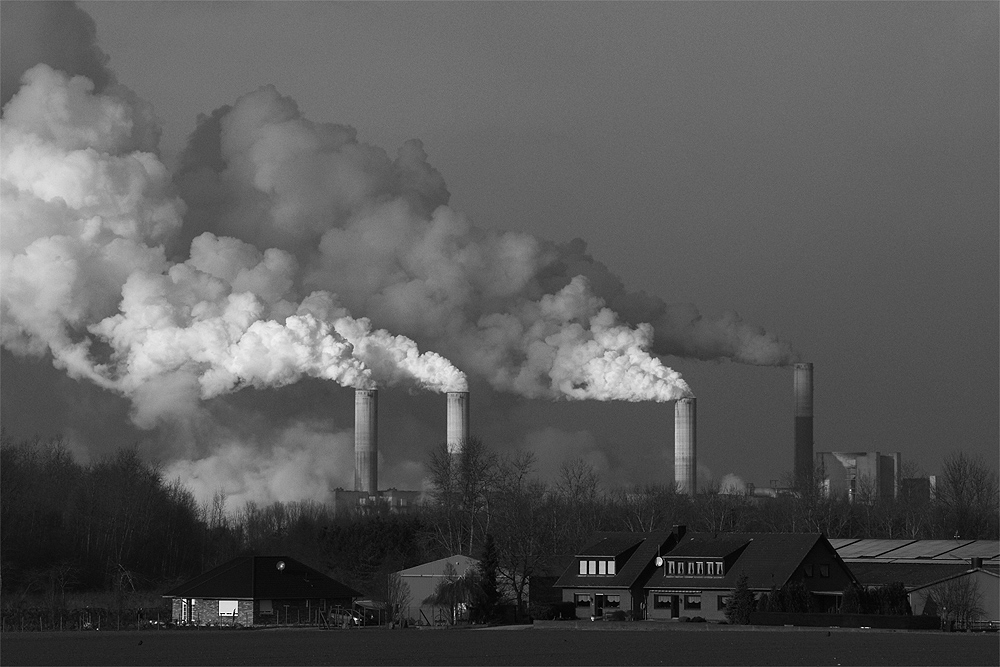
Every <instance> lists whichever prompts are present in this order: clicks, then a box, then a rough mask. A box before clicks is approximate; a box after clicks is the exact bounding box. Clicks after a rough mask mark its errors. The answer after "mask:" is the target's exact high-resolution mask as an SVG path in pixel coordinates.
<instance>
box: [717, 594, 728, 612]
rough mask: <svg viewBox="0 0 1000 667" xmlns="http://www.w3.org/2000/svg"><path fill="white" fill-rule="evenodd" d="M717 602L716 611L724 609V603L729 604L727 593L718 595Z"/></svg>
mask: <svg viewBox="0 0 1000 667" xmlns="http://www.w3.org/2000/svg"><path fill="white" fill-rule="evenodd" d="M717 604H718V606H717V607H716V609H717V610H718V611H724V610H725V608H726V605H727V604H729V596H728V595H720V596H719V600H718V603H717Z"/></svg>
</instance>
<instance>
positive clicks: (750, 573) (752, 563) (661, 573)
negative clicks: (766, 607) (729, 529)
mask: <svg viewBox="0 0 1000 667" xmlns="http://www.w3.org/2000/svg"><path fill="white" fill-rule="evenodd" d="M657 560H658V563H657V566H656V567H655V569H654V570H653V571H652V572H651V573H650V575H649V576H648V577H647V578H646V579H645V580H644V581H643V582H642V587H643V591H644V593H645V595H646V599H645V607H646V610H647V611H646V615H645V616H644V618H654V619H655V618H660V619H669V618H679V617H680V616H689V617H694V616H700V617H702V618H704V619H706V620H725V607H726V602H727V601H728V600H729V596H730V595H731V594H732V592H733V590H734V589H735V588H736V584H737V581H738V580H739V578H740V576H741V575H744V574H745V575H746V576H747V586H748V587H749V588H750V590H751V591H753V592H754V593H755V594H758V595H759V594H761V593H766V592H768V591H770V590H772V588H773V589H780V588H781V587H782V586H784V585H786V584H789V583H793V582H801V583H802V584H803V585H804V586H805V589H806V590H807V591H808V592H809V593H810V594H811V599H812V603H813V606H814V609H815V611H818V612H827V611H833V610H834V609H836V608H837V607H838V606H839V604H840V599H841V596H842V594H843V591H844V589H845V588H847V587H848V586H849V585H857V580H856V579H855V577H854V575H853V574H852V573H851V571H850V569H849V568H848V567H847V565H846V564H845V563H844V561H843V560H842V559H841V558H840V557H839V556H838V555H837V552H836V550H835V549H834V548H833V547H832V546H831V545H830V542H829V541H827V539H826V538H825V537H824V536H823V535H821V534H819V533H686V531H684V529H683V527H681V531H680V534H679V537H678V539H677V542H676V546H674V547H673V548H672V549H670V550H669V551H667V552H666V553H664V554H663V555H662V556H661V557H660V558H659V559H657Z"/></svg>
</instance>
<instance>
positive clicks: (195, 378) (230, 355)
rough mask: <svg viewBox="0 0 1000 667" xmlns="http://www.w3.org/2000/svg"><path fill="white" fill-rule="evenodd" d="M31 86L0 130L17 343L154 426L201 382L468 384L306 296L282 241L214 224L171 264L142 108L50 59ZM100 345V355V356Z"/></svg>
mask: <svg viewBox="0 0 1000 667" xmlns="http://www.w3.org/2000/svg"><path fill="white" fill-rule="evenodd" d="M24 84H25V85H24V87H23V88H22V89H21V91H20V92H19V93H18V94H17V95H15V96H14V97H13V98H12V99H11V101H10V102H9V103H8V105H7V106H6V107H5V109H4V116H3V120H2V130H0V131H2V133H3V134H2V138H3V144H2V172H0V175H2V180H3V197H4V206H3V227H2V234H3V235H2V251H0V277H2V280H3V285H4V290H3V295H2V301H0V307H2V315H3V320H2V321H3V328H2V332H0V333H2V340H3V344H4V345H5V346H6V347H8V349H10V350H12V351H14V352H15V353H20V354H43V353H45V352H51V354H52V355H53V358H54V360H55V363H56V364H57V365H58V366H61V367H64V368H66V369H67V371H68V372H69V373H70V374H71V375H73V376H74V377H80V378H86V379H89V380H92V381H94V382H96V383H98V384H100V385H101V386H103V387H106V388H109V389H115V390H118V391H121V392H122V393H124V394H125V395H127V396H129V397H130V398H131V399H132V400H133V402H135V403H136V412H135V416H136V421H137V423H138V424H139V425H140V426H145V427H150V426H152V425H153V424H154V423H155V421H156V419H157V418H158V417H159V416H161V415H164V414H167V415H174V416H177V415H178V414H181V413H183V412H186V411H187V410H188V409H189V407H190V402H191V397H190V394H191V393H192V392H196V393H197V394H198V395H199V396H200V397H201V398H203V399H204V398H212V397H214V396H217V395H219V394H221V393H225V392H229V391H233V390H235V389H238V388H240V387H243V386H253V387H275V386H282V385H285V384H289V383H292V382H295V381H296V380H298V379H299V378H300V377H302V376H303V375H309V376H313V377H321V378H325V379H329V380H333V381H335V382H337V383H339V384H340V385H342V386H348V387H374V386H376V385H378V384H385V385H395V384H401V383H402V384H409V385H412V386H415V387H419V388H425V389H432V390H437V391H451V390H461V389H464V388H465V378H464V375H463V374H462V373H461V372H460V371H458V370H457V369H455V368H454V366H452V365H451V364H450V362H448V361H447V360H446V359H444V358H443V357H441V356H440V355H438V354H435V353H432V352H425V353H423V354H421V353H420V352H419V350H418V349H417V347H416V345H415V344H414V343H413V341H411V340H409V339H408V338H406V337H404V336H394V335H390V334H389V333H388V332H386V331H384V330H373V328H372V327H371V324H370V323H369V321H368V320H366V319H363V318H362V319H354V318H352V317H351V316H350V314H349V313H348V312H347V310H346V309H344V308H343V307H341V306H340V305H339V304H338V303H337V301H336V297H335V295H333V294H330V293H326V292H322V291H316V292H313V293H312V294H310V295H309V296H308V297H307V298H306V299H304V300H302V301H301V303H299V300H298V299H297V298H296V292H295V290H296V284H297V282H298V281H299V278H298V275H297V274H298V272H299V267H298V264H297V261H296V259H295V258H294V257H293V256H292V255H290V254H289V253H287V252H285V251H282V250H277V249H269V250H266V251H264V252H261V251H259V250H258V249H257V248H255V247H253V246H250V245H248V244H246V243H244V242H241V241H238V240H236V239H232V238H219V237H216V236H215V235H213V234H210V233H205V234H202V235H200V236H198V237H197V238H195V239H194V240H193V241H192V244H191V251H190V258H189V259H188V260H187V261H185V262H181V263H176V264H170V263H169V262H168V261H167V260H166V259H165V255H164V249H163V246H162V245H161V242H163V241H165V240H166V239H167V238H168V237H169V236H171V235H172V234H176V233H177V232H178V231H179V229H180V226H181V215H182V213H183V211H184V204H183V202H182V201H181V200H180V199H179V198H178V197H177V196H176V195H174V194H173V193H172V187H171V183H170V176H169V174H168V173H167V171H166V169H165V168H164V167H163V165H162V164H161V163H160V162H159V160H158V159H157V158H156V156H155V154H153V153H151V152H148V150H147V149H153V148H155V141H152V140H151V139H150V137H151V136H152V134H151V133H150V132H148V131H147V129H146V128H147V124H148V116H146V115H144V109H139V110H138V111H136V109H135V108H134V107H133V106H132V105H131V104H130V102H129V99H128V97H127V96H126V97H124V98H123V97H119V96H116V95H115V94H94V93H93V86H92V84H91V83H90V82H89V81H88V80H87V79H85V78H83V77H72V78H71V77H69V76H67V75H65V74H62V73H60V72H56V71H54V70H52V69H51V68H50V67H48V66H46V65H38V66H36V67H34V68H32V69H31V70H29V71H28V72H26V73H25V76H24ZM116 311H117V312H116ZM101 345H106V346H109V347H110V351H109V352H108V353H107V354H106V355H105V356H106V357H107V359H106V360H105V361H104V363H98V362H97V361H96V360H95V354H92V348H95V347H100V346H101ZM152 387H155V388H156V390H155V391H152V390H151V389H150V388H152ZM165 396H166V397H172V398H166V399H165V398H164V397H165Z"/></svg>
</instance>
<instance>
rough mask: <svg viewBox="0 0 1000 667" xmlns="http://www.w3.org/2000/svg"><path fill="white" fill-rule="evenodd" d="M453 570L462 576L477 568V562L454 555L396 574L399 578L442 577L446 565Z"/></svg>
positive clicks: (466, 557) (460, 555)
mask: <svg viewBox="0 0 1000 667" xmlns="http://www.w3.org/2000/svg"><path fill="white" fill-rule="evenodd" d="M449 563H450V564H451V566H452V567H454V568H455V574H457V575H458V576H460V577H461V576H462V575H464V574H465V573H466V571H468V570H469V569H473V568H476V567H478V566H479V561H478V560H476V559H475V558H472V557H470V556H464V555H462V554H455V555H454V556H448V557H446V558H438V559H437V560H432V561H431V562H429V563H422V564H420V565H415V566H413V567H411V568H407V569H405V570H400V571H399V572H398V573H397V574H399V576H401V577H443V576H444V571H445V568H446V567H447V566H448V564H449Z"/></svg>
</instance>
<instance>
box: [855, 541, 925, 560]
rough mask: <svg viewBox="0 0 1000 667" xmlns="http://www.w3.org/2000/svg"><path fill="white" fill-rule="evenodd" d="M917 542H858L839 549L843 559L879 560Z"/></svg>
mask: <svg viewBox="0 0 1000 667" xmlns="http://www.w3.org/2000/svg"><path fill="white" fill-rule="evenodd" d="M916 541H917V540H858V541H857V542H854V543H852V544H848V545H847V546H844V547H841V548H840V549H837V553H838V554H840V557H841V558H878V557H879V556H881V555H882V554H884V553H886V552H887V551H892V550H893V549H898V548H900V547H903V546H906V545H907V544H912V543H913V542H916Z"/></svg>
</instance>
